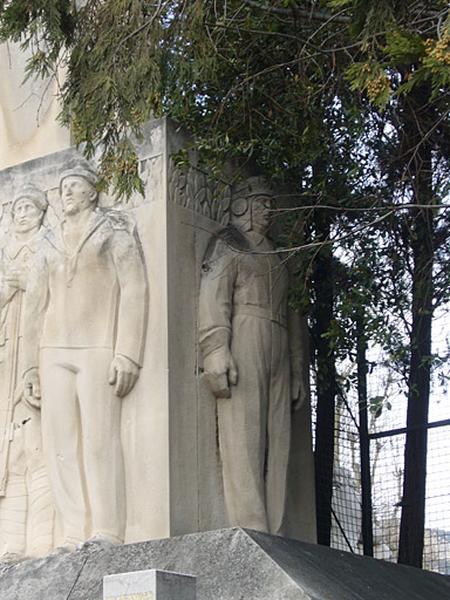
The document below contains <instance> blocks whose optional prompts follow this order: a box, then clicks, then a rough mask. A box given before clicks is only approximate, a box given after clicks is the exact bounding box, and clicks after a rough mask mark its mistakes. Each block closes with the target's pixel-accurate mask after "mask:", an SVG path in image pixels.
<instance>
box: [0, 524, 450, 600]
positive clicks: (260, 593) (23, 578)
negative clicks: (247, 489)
mask: <svg viewBox="0 0 450 600" xmlns="http://www.w3.org/2000/svg"><path fill="white" fill-rule="evenodd" d="M142 569H160V570H164V571H166V570H167V571H178V572H181V573H189V574H192V575H193V576H195V577H196V584H197V585H196V588H197V592H196V593H197V600H243V599H245V600H444V599H445V598H449V597H450V581H449V578H448V577H446V576H444V575H438V574H436V573H430V572H428V571H422V570H421V569H416V568H413V567H406V566H403V565H396V564H392V563H388V562H385V561H382V560H376V559H374V558H369V557H365V556H357V555H355V554H350V553H348V552H341V551H339V550H332V549H331V548H327V547H325V546H319V545H316V544H305V543H304V542H298V541H294V540H289V539H286V538H281V537H277V536H272V535H267V534H263V533H258V532H256V531H251V530H243V529H226V530H222V531H209V532H205V533H194V534H190V535H185V536H181V537H176V538H170V539H167V540H154V541H151V542H141V543H138V544H128V545H124V546H116V547H105V548H102V547H100V546H97V545H86V546H85V547H84V548H82V549H81V550H79V551H77V552H73V553H70V554H69V553H66V554H61V553H60V554H55V555H52V556H48V557H47V558H44V559H39V560H32V561H25V562H23V563H20V564H18V565H16V566H10V567H6V568H3V569H2V568H1V566H0V597H1V599H2V600H25V599H26V600H42V599H43V598H51V600H69V599H70V600H102V598H103V593H102V587H103V586H102V584H103V577H104V576H105V575H107V574H111V575H113V574H116V573H124V572H129V571H133V570H134V571H141V570H142ZM130 590H131V588H130ZM131 596H132V598H133V600H138V598H134V597H133V595H132V594H131ZM125 598H126V600H131V598H130V599H128V598H127V596H126V595H125V597H124V598H123V599H122V600H125ZM178 598H183V596H181V597H180V596H177V599H178ZM115 600H116V599H115ZM139 600H144V599H143V598H140V599H139ZM146 600H148V599H146Z"/></svg>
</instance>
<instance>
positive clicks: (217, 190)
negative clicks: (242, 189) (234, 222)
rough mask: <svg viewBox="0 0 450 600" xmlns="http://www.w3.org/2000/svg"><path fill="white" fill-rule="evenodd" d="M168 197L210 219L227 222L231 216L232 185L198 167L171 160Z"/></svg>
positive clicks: (224, 223)
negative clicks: (179, 163) (180, 164)
mask: <svg viewBox="0 0 450 600" xmlns="http://www.w3.org/2000/svg"><path fill="white" fill-rule="evenodd" d="M169 197H170V200H171V201H172V202H174V203H176V204H178V205H180V206H184V207H185V208H189V209H191V210H193V211H194V212H197V213H199V214H201V215H203V216H205V217H208V218H209V219H211V220H213V221H216V222H217V223H221V224H223V225H226V224H227V223H228V221H229V219H230V214H229V213H230V200H231V186H230V185H229V183H227V182H224V181H222V180H220V179H215V178H213V177H211V176H208V175H207V174H206V173H205V172H203V171H202V170H200V169H199V168H198V167H195V166H193V165H189V166H187V167H181V166H179V165H177V164H176V163H175V161H174V160H173V159H171V160H170V172H169Z"/></svg>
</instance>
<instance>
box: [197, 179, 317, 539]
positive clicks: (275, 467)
mask: <svg viewBox="0 0 450 600" xmlns="http://www.w3.org/2000/svg"><path fill="white" fill-rule="evenodd" d="M272 196H273V194H272V191H271V189H270V188H269V187H268V186H267V184H266V183H265V181H264V180H263V179H262V178H258V177H252V178H249V179H248V180H246V181H245V182H244V183H243V184H241V185H240V186H239V188H238V189H236V190H235V193H234V195H233V202H232V205H231V223H230V225H228V226H227V227H225V228H224V229H222V230H221V231H219V233H218V234H217V235H216V236H215V237H214V238H212V240H211V242H210V246H209V248H208V250H207V252H206V255H205V258H204V262H203V266H202V278H201V287H200V304H199V316H198V318H199V343H200V348H201V351H202V355H203V365H204V372H205V375H206V377H207V379H208V382H209V384H210V387H211V390H212V392H213V393H214V395H215V396H216V397H217V413H218V430H219V446H220V454H221V459H222V465H223V483H224V491H225V503H226V508H227V513H228V519H229V524H230V525H231V526H241V527H248V528H252V529H257V530H260V531H268V532H271V533H275V534H280V533H282V532H283V520H284V513H285V504H286V483H287V481H286V480H287V468H288V458H289V447H290V422H291V410H292V407H294V408H298V407H299V406H300V405H301V403H302V402H303V401H304V400H305V398H306V397H307V384H306V382H305V380H304V377H303V372H304V365H303V364H302V356H303V354H304V353H302V352H301V347H300V346H299V345H301V334H300V331H301V328H300V322H299V318H298V316H297V315H296V314H295V313H294V312H293V311H290V310H289V309H288V301H287V293H288V283H289V277H288V270H287V267H286V265H285V263H284V262H283V260H282V259H281V257H280V256H279V255H278V254H277V253H276V252H274V247H273V245H272V243H271V241H270V240H269V238H268V237H267V231H268V227H269V214H270V204H271V198H272Z"/></svg>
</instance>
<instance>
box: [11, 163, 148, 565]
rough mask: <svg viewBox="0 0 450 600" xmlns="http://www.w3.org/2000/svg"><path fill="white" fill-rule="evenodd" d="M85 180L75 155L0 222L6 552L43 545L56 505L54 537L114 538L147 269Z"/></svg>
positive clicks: (75, 540)
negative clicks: (52, 182) (125, 406)
mask: <svg viewBox="0 0 450 600" xmlns="http://www.w3.org/2000/svg"><path fill="white" fill-rule="evenodd" d="M153 171H154V170H153ZM151 176H152V174H151V172H149V173H148V175H147V177H148V178H150V177H151ZM95 184H96V174H95V173H94V172H93V171H92V170H91V169H90V168H89V166H88V165H86V164H82V163H79V162H78V163H76V164H74V165H72V167H70V168H69V169H68V170H67V171H65V172H64V173H62V174H61V177H60V185H59V188H50V189H49V190H48V191H47V194H44V193H43V192H41V191H40V190H37V188H33V189H34V192H27V194H28V195H26V196H24V192H23V193H22V192H21V196H20V198H18V199H16V200H14V202H13V203H12V219H11V218H10V219H7V218H4V219H2V223H1V226H2V229H3V231H5V232H7V233H6V235H4V237H3V239H4V240H9V241H8V242H7V243H4V245H3V247H2V249H1V252H2V255H1V263H0V266H1V271H2V272H1V280H0V302H1V308H2V313H1V314H2V319H1V322H0V325H1V332H0V333H1V335H0V338H1V339H0V352H1V359H0V360H1V362H0V377H1V379H2V386H1V390H2V392H3V393H2V396H1V397H0V403H1V411H0V415H1V418H2V421H1V423H0V436H1V448H0V484H1V485H0V494H3V497H0V539H1V541H2V542H4V547H3V549H2V550H3V554H4V555H5V556H4V558H8V557H10V558H12V559H13V558H15V557H16V556H17V555H19V556H23V555H30V554H45V553H48V552H49V551H50V550H51V549H52V548H53V545H54V532H53V513H54V508H55V510H56V523H57V528H58V530H59V534H58V535H59V541H58V546H61V545H62V546H64V547H67V548H74V547H76V546H77V545H78V544H80V543H83V542H84V541H86V540H88V539H89V540H94V541H99V542H108V543H120V542H123V540H124V535H125V519H126V492H125V474H124V466H123V456H122V447H121V433H120V431H121V428H120V423H121V402H122V400H121V399H122V398H124V397H126V396H127V395H128V394H129V392H130V391H131V390H132V389H133V387H134V385H135V383H136V380H137V379H138V377H139V372H140V368H141V366H142V361H143V353H144V343H145V342H144V340H145V329H146V322H147V312H148V292H147V283H146V282H147V279H146V274H145V265H144V259H143V253H142V248H141V245H140V240H139V237H138V234H137V231H136V228H135V225H134V222H133V220H132V218H131V216H130V212H129V211H120V210H111V209H109V208H105V206H107V205H108V203H109V202H108V199H107V198H106V199H105V198H103V199H102V206H100V201H99V198H98V194H97V192H96V190H95ZM30 189H31V188H30ZM21 198H22V199H21ZM24 198H25V199H24ZM39 202H40V204H39ZM44 203H45V207H44ZM47 207H48V208H47ZM3 208H4V211H3V212H4V215H5V216H6V215H7V214H8V210H7V209H8V208H11V207H8V206H7V204H6V203H4V205H3ZM44 208H45V209H47V215H46V227H43V228H42V229H40V227H41V224H42V221H43V215H44V213H45V210H44ZM25 209H26V210H28V211H29V213H30V215H31V216H30V215H27V214H22V213H23V212H24V211H25ZM33 210H34V213H36V214H32V213H33ZM19 211H20V212H19ZM32 217H34V225H35V226H34V230H32V231H31V230H30V231H31V233H32V235H31V233H29V234H28V237H26V239H25V238H24V234H23V233H22V230H23V229H24V227H25V226H26V222H27V219H28V221H29V220H30V219H32ZM11 234H12V235H11ZM21 236H22V237H21ZM25 290H26V291H25ZM22 373H23V383H22V385H21V375H22ZM41 420H42V433H41ZM1 482H3V483H1ZM50 491H51V496H52V498H53V501H51V500H50ZM53 507H54V508H53ZM46 511H47V512H46ZM38 513H39V514H38ZM47 513H48V514H47ZM27 536H28V537H27ZM28 538H29V539H28ZM61 540H62V542H61Z"/></svg>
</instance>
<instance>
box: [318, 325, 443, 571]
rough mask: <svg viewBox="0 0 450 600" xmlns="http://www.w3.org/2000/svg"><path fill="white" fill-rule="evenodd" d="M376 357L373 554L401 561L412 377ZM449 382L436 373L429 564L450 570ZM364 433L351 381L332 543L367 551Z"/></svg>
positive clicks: (340, 431) (338, 418) (342, 408)
mask: <svg viewBox="0 0 450 600" xmlns="http://www.w3.org/2000/svg"><path fill="white" fill-rule="evenodd" d="M445 325H448V327H446V326H445ZM441 328H442V329H441V331H442V335H444V336H446V335H448V334H447V333H446V332H448V331H449V330H450V317H447V319H446V323H444V327H442V323H441ZM373 358H374V357H373V356H372V357H371V359H373ZM371 362H372V368H371V370H370V374H369V377H368V391H369V394H368V404H369V411H368V429H369V439H370V474H371V498H372V515H371V516H372V529H373V555H374V556H375V557H376V558H381V559H384V560H388V561H396V560H397V555H398V546H399V537H400V536H399V532H400V518H401V501H402V491H403V468H404V465H403V462H404V450H405V440H406V433H405V427H406V409H407V400H406V395H405V393H404V388H405V385H404V383H403V382H402V381H401V380H400V378H397V377H396V376H395V374H393V373H392V372H391V371H390V370H389V369H386V367H385V364H384V362H383V360H382V358H380V357H379V356H378V357H376V358H375V359H374V360H372V361H371ZM341 368H342V369H344V368H345V365H343V366H342V365H341ZM441 384H442V381H441V380H440V379H439V378H438V377H437V376H435V377H434V378H433V382H432V392H431V398H430V411H429V422H430V428H429V430H428V452H427V486H426V503H425V510H426V515H425V535H424V559H423V567H424V568H425V569H429V570H432V571H436V572H439V573H443V574H447V575H450V403H449V393H448V390H447V388H446V387H445V386H444V385H441ZM313 418H314V410H313ZM398 430H400V431H398ZM360 441H361V440H360V430H359V410H358V396H357V391H356V390H354V389H350V390H349V391H347V393H346V394H345V397H344V398H339V399H338V400H337V403H336V410H335V455H334V473H333V490H332V511H331V546H332V547H334V548H336V549H340V550H346V551H350V552H353V553H357V554H363V532H362V516H363V515H362V494H363V489H362V484H361V457H360V448H361V446H360ZM320 485H321V482H320V481H318V482H317V486H320Z"/></svg>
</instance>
